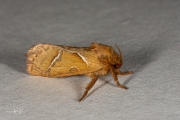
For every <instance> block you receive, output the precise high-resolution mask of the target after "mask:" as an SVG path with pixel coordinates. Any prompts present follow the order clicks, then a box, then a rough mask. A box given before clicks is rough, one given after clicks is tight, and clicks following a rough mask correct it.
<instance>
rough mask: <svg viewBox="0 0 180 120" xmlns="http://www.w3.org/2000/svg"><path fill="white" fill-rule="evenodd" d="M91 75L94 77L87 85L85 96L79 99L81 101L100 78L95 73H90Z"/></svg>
mask: <svg viewBox="0 0 180 120" xmlns="http://www.w3.org/2000/svg"><path fill="white" fill-rule="evenodd" d="M88 76H90V77H91V78H92V79H91V81H90V82H89V83H88V85H87V86H86V89H85V91H84V94H83V96H82V97H81V98H80V99H79V102H80V101H81V100H82V99H83V98H84V97H85V96H86V95H87V94H88V91H89V90H90V89H91V88H92V87H93V86H94V84H95V83H96V81H97V80H98V77H97V76H96V75H94V74H90V75H88Z"/></svg>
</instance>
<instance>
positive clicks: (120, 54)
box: [115, 44, 123, 61]
mask: <svg viewBox="0 0 180 120" xmlns="http://www.w3.org/2000/svg"><path fill="white" fill-rule="evenodd" d="M115 45H116V47H117V48H118V50H119V56H120V58H121V60H122V61H123V57H122V53H121V50H120V48H119V47H118V46H117V44H115Z"/></svg>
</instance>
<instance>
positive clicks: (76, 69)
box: [49, 49, 102, 77]
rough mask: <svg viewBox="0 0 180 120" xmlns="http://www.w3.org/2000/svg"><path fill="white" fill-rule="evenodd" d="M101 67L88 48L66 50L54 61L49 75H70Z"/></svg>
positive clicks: (89, 71) (88, 71)
mask: <svg viewBox="0 0 180 120" xmlns="http://www.w3.org/2000/svg"><path fill="white" fill-rule="evenodd" d="M101 68H102V66H101V63H100V62H99V60H98V58H97V56H95V55H94V54H93V53H92V52H90V51H88V50H78V49H75V50H68V49H65V50H63V52H62V55H61V58H60V59H59V60H58V61H56V62H55V63H54V65H53V66H52V67H51V68H50V70H49V72H50V75H51V76H60V77H64V76H72V75H79V74H87V73H91V72H95V71H98V70H100V69H101Z"/></svg>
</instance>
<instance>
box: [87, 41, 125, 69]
mask: <svg viewBox="0 0 180 120" xmlns="http://www.w3.org/2000/svg"><path fill="white" fill-rule="evenodd" d="M115 45H116V44H115ZM116 47H117V48H118V50H119V54H117V53H116V52H115V51H114V49H113V48H112V47H111V46H108V45H104V44H99V43H92V44H91V46H90V49H91V50H92V51H93V52H94V53H95V54H96V55H97V56H98V57H99V58H101V61H103V62H104V63H109V64H111V65H112V66H113V67H114V68H117V69H118V68H120V67H121V66H122V62H123V59H122V53H121V50H120V48H119V47H118V46H117V45H116Z"/></svg>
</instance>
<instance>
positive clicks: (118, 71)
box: [116, 69, 133, 75]
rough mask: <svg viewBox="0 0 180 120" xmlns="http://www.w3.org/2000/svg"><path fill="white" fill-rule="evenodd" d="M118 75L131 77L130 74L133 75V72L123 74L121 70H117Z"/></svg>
mask: <svg viewBox="0 0 180 120" xmlns="http://www.w3.org/2000/svg"><path fill="white" fill-rule="evenodd" d="M116 73H117V74H118V75H129V74H133V72H132V71H127V72H121V71H120V70H119V69H117V70H116Z"/></svg>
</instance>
